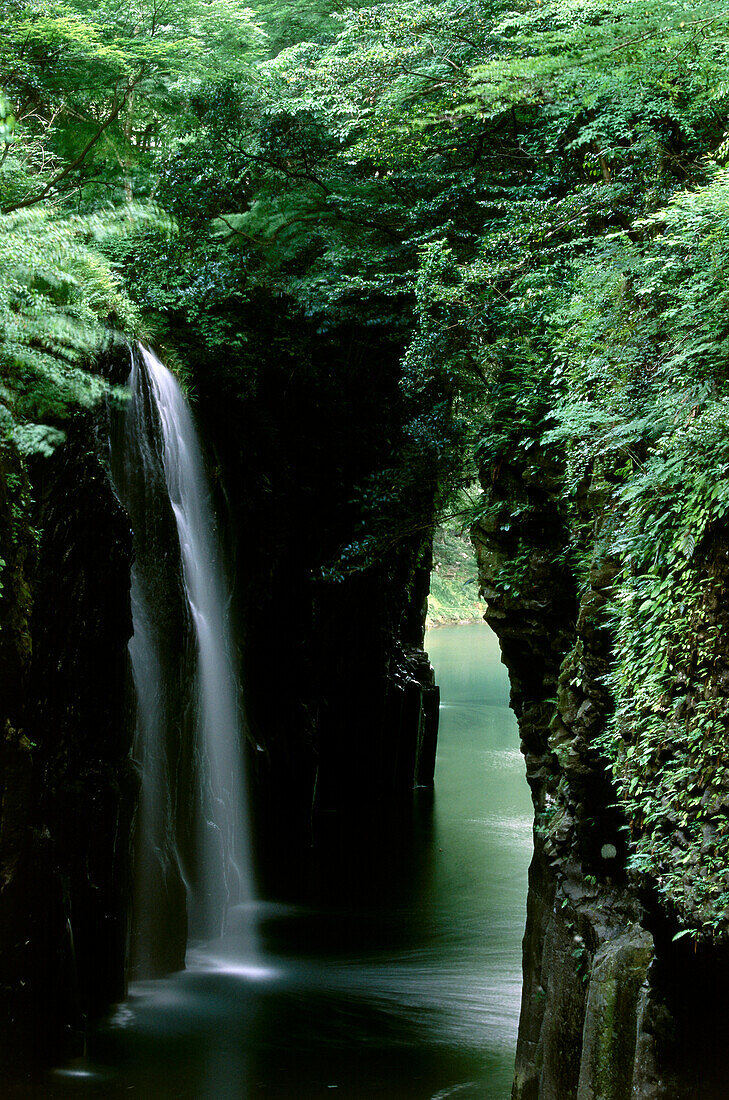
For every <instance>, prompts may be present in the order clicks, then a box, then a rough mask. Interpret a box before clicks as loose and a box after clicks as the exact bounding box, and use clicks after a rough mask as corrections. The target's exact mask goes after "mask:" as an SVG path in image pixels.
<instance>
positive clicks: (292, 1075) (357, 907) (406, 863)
mask: <svg viewBox="0 0 729 1100" xmlns="http://www.w3.org/2000/svg"><path fill="white" fill-rule="evenodd" d="M427 648H428V652H429V653H430V657H431V660H432V662H433V664H434V665H435V668H436V671H437V677H438V682H439V683H440V685H441V693H442V711H441V730H440V740H439V751H438V761H437V767H436V789H435V794H433V793H432V792H428V791H421V792H417V797H416V799H415V803H414V805H413V806H412V807H408V808H407V810H401V811H400V812H399V813H391V814H389V815H387V814H384V813H383V812H382V811H376V812H375V813H373V815H372V817H371V818H370V819H369V820H368V821H364V822H360V823H359V825H358V827H357V830H356V832H355V833H353V832H352V831H347V830H341V831H338V832H335V834H334V836H332V837H330V838H329V843H328V844H327V845H325V847H324V851H323V853H322V855H321V857H320V861H319V865H318V872H317V876H316V877H317V882H316V884H315V887H314V888H313V889H310V890H309V891H308V893H307V896H306V898H301V899H300V901H298V900H297V899H293V901H292V899H291V898H288V899H287V901H286V902H285V903H283V902H281V901H277V900H275V899H274V900H269V901H261V902H257V903H255V904H253V905H252V906H249V907H247V908H246V909H245V910H243V911H241V912H240V913H239V914H237V920H238V922H239V931H236V929H235V927H233V929H232V931H231V933H230V934H229V935H228V936H226V937H225V938H223V939H222V940H218V941H216V942H214V943H208V944H198V945H196V946H195V947H194V948H191V949H190V951H189V953H188V960H187V968H186V970H185V971H184V972H183V973H180V974H176V975H173V976H171V977H169V978H166V979H163V980H158V981H150V982H142V983H137V984H136V985H135V986H134V987H133V988H132V990H131V991H130V996H129V999H128V1000H127V1001H126V1002H125V1003H124V1004H123V1005H121V1006H119V1007H118V1009H117V1010H116V1011H115V1012H114V1014H113V1015H112V1016H111V1017H110V1018H109V1020H107V1021H106V1022H105V1023H104V1025H103V1026H102V1027H100V1028H99V1029H98V1030H97V1031H96V1032H95V1034H94V1035H93V1036H92V1037H91V1040H90V1042H89V1051H88V1056H87V1057H86V1058H85V1059H83V1060H80V1061H78V1062H76V1063H73V1064H71V1065H68V1066H64V1067H61V1068H60V1069H58V1070H56V1071H54V1072H53V1073H52V1074H50V1075H48V1076H46V1077H45V1078H44V1080H43V1081H42V1082H41V1083H38V1082H26V1083H25V1084H24V1085H23V1086H20V1087H19V1089H18V1092H17V1093H16V1094H23V1095H28V1096H31V1095H32V1096H34V1097H40V1096H43V1097H83V1096H95V1097H99V1096H103V1097H134V1096H137V1097H150V1098H158V1097H159V1098H161V1100H167V1098H173V1097H179V1098H183V1100H203V1098H205V1100H207V1098H209V1100H227V1098H233V1097H235V1098H247V1097H261V1098H266V1097H269V1098H272V1100H314V1098H323V1097H330V1098H334V1100H370V1098H372V1097H381V1098H385V1100H445V1098H453V1100H471V1098H476V1097H478V1098H480V1100H484V1098H487V1100H507V1098H508V1096H509V1094H510V1089H511V1080H512V1073H513V1062H514V1050H515V1045H516V1032H517V1023H518V1014H519V999H520V989H521V938H522V935H523V928H524V920H525V905H526V885H527V881H526V880H527V867H528V863H529V859H530V855H531V817H532V814H531V802H530V798H529V793H528V788H527V785H526V781H525V778H524V763H523V759H522V757H521V755H520V754H519V748H518V745H519V741H518V735H517V730H516V722H515V719H514V716H513V715H512V713H511V711H510V710H509V707H508V681H507V677H506V673H505V671H504V669H503V667H502V666H501V664H500V661H499V652H498V646H497V643H496V639H495V637H494V635H493V634H492V633H491V632H490V631H489V629H488V627H486V626H485V625H484V624H474V625H469V626H457V627H442V628H439V629H437V630H433V631H431V632H429V634H428V638H427ZM251 922H254V923H255V924H256V925H257V928H258V942H259V948H258V950H257V952H256V953H254V954H251V950H250V936H249V934H248V932H247V931H246V930H247V929H248V928H249V926H250V923H251Z"/></svg>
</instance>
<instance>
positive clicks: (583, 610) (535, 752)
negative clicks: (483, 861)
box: [473, 458, 729, 1100]
mask: <svg viewBox="0 0 729 1100" xmlns="http://www.w3.org/2000/svg"><path fill="white" fill-rule="evenodd" d="M533 475H534V470H531V471H530V472H529V476H526V477H525V470H524V469H523V467H522V466H520V465H518V464H517V462H516V461H514V462H512V463H509V462H502V463H500V465H499V466H498V467H497V468H495V469H493V470H483V471H482V477H483V483H484V486H485V489H486V495H487V498H488V500H489V501H490V503H491V509H490V513H489V518H488V519H487V520H485V521H483V522H482V523H480V524H478V525H477V526H476V528H475V529H474V531H473V539H474V544H475V547H476V552H477V557H478V562H479V572H480V579H481V585H482V589H483V593H484V596H485V598H486V600H487V601H488V612H487V614H486V619H487V621H488V622H489V623H490V625H491V626H492V627H493V629H494V630H495V632H496V633H497V635H498V636H499V639H500V643H501V648H502V655H503V660H504V662H505V664H506V666H507V668H508V670H509V674H510V678H511V684H512V705H513V707H514V709H515V712H516V714H517V717H518V719H519V727H520V734H521V739H522V751H523V753H524V755H525V759H526V769H527V778H528V781H529V784H530V786H531V790H532V795H533V800H534V807H535V828H534V838H535V852H534V857H533V860H532V865H531V868H530V873H529V894H528V901H527V925H526V932H525V937H524V945H523V972H524V985H523V994H522V1009H521V1019H520V1026H519V1038H518V1046H517V1054H516V1072H515V1082H514V1090H513V1098H514V1100H572V1098H577V1100H598V1098H599V1100H628V1098H637V1097H640V1098H643V1100H649V1098H650V1100H658V1098H661V1100H668V1098H671V1100H683V1098H687V1100H688V1098H693V1097H695V1098H697V1100H698V1098H716V1100H718V1098H719V1097H722V1096H726V1080H727V1075H728V1074H729V1059H728V1058H727V1055H726V1053H725V1051H726V1039H725V1037H726V1035H727V1034H729V1013H728V1012H727V1009H726V1007H725V1003H724V1001H725V998H724V996H723V988H724V985H723V983H724V981H725V975H726V965H727V958H726V952H724V951H723V950H722V949H721V948H719V947H714V948H707V947H703V948H700V949H699V950H698V952H694V950H693V948H692V946H691V943H690V941H688V940H686V939H682V940H679V941H674V940H673V933H674V932H675V927H674V926H672V925H671V922H670V919H668V917H667V915H666V914H665V913H663V912H662V910H661V908H660V907H659V905H658V904H657V900H656V898H655V896H653V895H652V893H651V891H650V889H648V887H647V884H645V883H643V882H641V881H640V880H639V879H638V878H636V877H635V876H634V875H632V874H629V873H628V872H627V871H626V870H625V854H626V851H625V849H626V836H627V835H628V833H627V829H626V823H625V821H623V820H622V818H621V816H620V812H619V810H618V809H617V808H616V806H615V798H614V795H613V793H612V789H611V784H610V780H609V778H608V776H607V774H606V767H605V764H604V761H603V760H602V759H601V757H600V755H599V753H598V752H597V751H596V749H595V747H594V742H595V738H596V737H597V736H598V735H599V733H600V732H601V730H602V728H603V726H604V722H605V719H606V717H607V715H608V713H609V708H610V698H609V695H608V693H607V691H606V689H605V686H604V682H603V679H602V678H603V677H604V674H605V673H606V671H607V669H608V665H609V660H610V636H609V631H608V630H607V628H606V626H605V623H604V621H603V615H602V609H603V607H604V605H605V602H606V598H607V596H608V594H609V590H610V584H611V581H612V578H613V576H614V574H615V565H614V563H613V562H611V561H606V560H600V561H593V563H592V566H591V571H590V584H589V587H588V588H587V590H586V591H583V592H582V593H581V594H580V595H579V597H578V595H577V593H576V589H575V582H574V580H573V578H572V576H571V574H570V572H569V570H568V569H567V567H566V566H565V565H564V561H565V554H564V550H565V547H566V543H567V534H566V531H567V525H566V523H565V522H564V521H563V517H562V515H561V502H560V495H559V471H558V470H557V469H556V468H555V467H554V466H553V465H552V464H551V463H550V461H549V460H548V459H546V458H544V460H543V464H542V467H541V469H540V470H538V471H537V476H533ZM515 501H518V502H519V505H520V513H521V516H522V518H521V520H520V521H518V522H516V523H515V522H514V519H513V515H514V511H515V509H514V507H513V505H514V502H515ZM517 548H518V549H519V552H520V558H521V560H522V562H524V563H525V564H524V568H523V572H522V576H521V578H520V581H519V584H518V585H515V586H510V588H509V590H508V591H505V589H504V586H503V584H501V583H500V576H501V568H502V566H503V565H504V563H505V562H507V561H509V560H510V559H513V558H514V556H515V553H516V550H517ZM525 550H526V554H525Z"/></svg>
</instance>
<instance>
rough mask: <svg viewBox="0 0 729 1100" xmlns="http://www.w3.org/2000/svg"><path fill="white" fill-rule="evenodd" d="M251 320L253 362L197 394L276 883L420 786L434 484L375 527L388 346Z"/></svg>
mask: <svg viewBox="0 0 729 1100" xmlns="http://www.w3.org/2000/svg"><path fill="white" fill-rule="evenodd" d="M258 321H259V325H260V328H259V329H258V330H256V331H255V332H254V333H253V336H252V339H253V340H257V341H258V343H256V344H255V345H253V348H254V351H252V352H251V361H250V362H246V361H243V362H241V363H240V364H239V365H238V366H237V367H235V368H234V367H233V366H232V365H230V367H229V369H227V370H223V369H222V368H220V367H219V366H217V365H216V364H203V365H200V366H198V367H196V374H195V387H196V391H197V393H198V397H199V402H198V406H197V411H198V414H199V416H200V418H201V422H202V425H203V435H204V437H205V439H206V440H207V441H208V443H209V445H210V447H211V450H212V452H213V454H214V455H215V459H216V461H217V465H218V474H219V477H218V482H217V484H218V488H219V492H220V498H219V509H218V511H219V514H220V515H221V516H222V517H223V527H224V533H227V535H228V542H229V545H230V547H231V562H230V574H231V577H232V579H233V585H234V593H235V604H236V611H237V616H238V621H239V626H240V631H239V632H240V637H241V652H242V660H241V667H242V670H243V676H244V696H245V706H246V717H247V723H248V732H249V740H250V743H251V749H252V760H251V765H250V767H249V775H250V776H251V782H252V786H253V788H254V790H253V796H254V802H255V815H256V818H257V830H256V831H257V835H258V843H259V845H260V846H261V871H262V873H263V876H264V886H266V885H267V884H268V880H269V878H270V879H271V886H272V887H273V888H275V887H276V885H277V883H276V874H277V872H276V868H277V867H284V868H285V869H286V873H287V874H289V875H290V874H291V868H292V866H296V865H299V864H300V865H301V867H302V868H303V871H302V873H303V874H306V865H307V858H306V857H307V853H308V852H309V850H310V848H311V844H312V841H313V840H314V839H315V838H316V836H317V834H318V832H319V830H320V829H324V830H327V829H328V828H329V825H330V823H331V822H332V821H333V820H334V819H336V818H340V819H343V818H350V819H351V818H356V817H357V816H358V815H361V814H362V813H365V814H366V813H367V811H368V807H372V806H375V805H377V804H378V803H386V802H388V801H393V800H397V799H401V798H403V797H407V796H408V794H409V792H410V791H412V789H413V787H414V786H417V785H424V786H427V785H430V784H432V779H433V767H434V759H435V742H436V736H437V721H438V693H437V688H436V687H435V685H434V680H433V672H432V670H431V668H430V665H429V662H428V661H427V658H426V657H425V655H424V653H423V650H422V644H423V634H424V625H425V611H426V601H427V593H428V587H429V573H430V536H431V530H430V529H429V527H428V525H427V518H426V522H425V524H423V520H422V517H423V516H426V517H427V516H428V514H429V511H428V510H429V509H430V514H432V486H431V487H430V488H429V487H428V486H425V487H424V488H421V489H420V490H417V491H416V492H415V493H413V494H412V497H408V498H407V499H406V502H405V513H404V514H403V515H402V517H401V519H400V529H393V527H392V526H390V525H389V524H388V526H387V529H386V530H385V531H382V530H381V528H382V526H383V522H384V521H383V519H382V515H383V511H384V509H385V508H387V507H388V505H389V500H388V499H385V500H384V502H383V504H382V505H380V503H379V501H378V500H377V497H376V495H375V494H376V493H377V492H379V491H382V493H383V496H384V497H385V498H387V497H388V494H391V493H392V492H393V485H392V480H389V481H388V482H387V484H386V486H385V487H384V489H383V490H377V489H374V490H373V489H372V485H373V479H377V478H382V476H383V474H382V471H383V469H386V468H387V467H388V465H389V464H390V463H391V462H392V461H393V455H395V456H396V455H397V440H398V434H399V432H400V431H401V427H402V417H403V412H402V409H401V408H400V402H401V396H400V394H399V390H398V370H399V368H398V361H399V351H398V349H397V348H389V349H388V348H385V349H383V348H378V347H370V346H369V345H368V344H367V341H366V339H365V337H366V334H364V335H363V334H362V333H349V334H346V339H345V337H344V336H342V335H341V334H340V335H339V336H337V337H336V338H334V339H325V338H323V337H319V336H317V334H316V333H315V332H314V331H313V330H311V331H309V332H304V333H303V334H301V333H299V329H300V328H301V325H300V323H299V322H297V324H296V325H291V323H290V322H286V319H285V317H283V318H282V317H276V315H275V314H272V315H271V317H270V318H268V319H267V315H266V314H265V311H262V313H261V317H260V318H259V319H258ZM266 324H269V325H270V326H271V331H270V335H269V336H268V337H267V330H265V326H266ZM287 324H289V326H290V327H289V328H287V327H286V325H287ZM282 334H283V335H282ZM271 347H272V348H273V354H272V353H271ZM254 352H255V354H254ZM429 494H430V495H429ZM377 524H379V525H380V528H379V529H378V538H377V542H376V546H375V548H374V550H373V551H372V552H371V553H369V558H368V560H367V561H366V562H364V563H363V561H362V560H361V559H362V556H364V557H367V556H368V552H367V551H365V553H364V555H360V554H359V548H360V547H361V546H362V545H364V544H365V543H367V540H368V538H369V537H370V536H371V535H372V533H373V530H375V525H377ZM363 564H364V568H363V567H362V566H363ZM294 853H296V854H294Z"/></svg>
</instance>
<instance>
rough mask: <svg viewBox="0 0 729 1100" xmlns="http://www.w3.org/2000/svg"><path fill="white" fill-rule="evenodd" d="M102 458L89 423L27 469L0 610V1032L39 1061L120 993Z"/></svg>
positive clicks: (100, 432)
mask: <svg viewBox="0 0 729 1100" xmlns="http://www.w3.org/2000/svg"><path fill="white" fill-rule="evenodd" d="M105 450H106V425H105V422H104V420H103V417H92V416H90V415H89V416H86V417H80V418H79V420H78V421H77V422H76V423H75V424H74V425H73V426H72V427H71V428H70V430H69V432H68V439H67V442H66V443H65V444H64V445H63V446H61V447H60V448H59V449H58V450H57V451H56V452H55V454H54V455H53V456H52V457H50V458H40V457H39V458H36V459H35V460H34V461H33V462H32V463H30V466H29V474H30V484H29V486H28V490H29V494H30V497H31V499H32V504H30V503H28V504H27V507H26V508H25V509H24V519H23V523H24V526H25V530H26V538H25V543H24V542H23V540H22V539H21V540H20V543H19V546H20V549H19V550H18V554H17V556H16V561H15V573H14V576H15V585H14V588H13V589H10V590H6V592H5V593H4V606H3V607H2V609H1V611H2V626H3V630H2V632H1V633H2V636H3V637H4V638H6V639H9V641H6V643H5V644H6V646H8V645H9V646H10V648H11V649H12V650H13V652H11V653H10V654H9V655H8V654H7V652H3V654H2V658H3V660H2V666H3V676H4V677H5V678H6V680H7V682H8V683H9V684H10V685H11V688H10V691H9V693H8V694H3V718H4V721H5V737H4V740H3V746H2V755H3V771H2V779H1V782H2V792H3V797H2V822H1V825H0V863H1V864H2V887H1V889H0V927H1V930H2V935H1V936H0V941H1V943H2V947H1V948H0V952H1V955H0V967H1V968H2V980H3V985H4V986H5V996H4V997H3V998H2V1009H3V1013H4V1016H5V1020H4V1022H5V1025H6V1026H5V1029H4V1038H5V1039H6V1040H7V1041H9V1042H10V1043H11V1044H12V1043H15V1042H16V1041H19V1040H20V1039H21V1038H22V1037H25V1038H28V1037H29V1042H30V1043H31V1044H33V1043H35V1044H37V1048H38V1050H39V1052H40V1053H42V1055H44V1056H48V1055H51V1056H58V1055H59V1054H65V1053H68V1052H69V1051H73V1050H74V1049H75V1048H78V1047H79V1045H80V1043H81V1042H82V1031H83V1027H84V1023H85V1019H86V1018H87V1017H88V1016H93V1015H94V1014H96V1013H98V1012H99V1011H100V1010H101V1009H103V1008H105V1007H106V1006H107V1005H108V1004H109V1003H110V1001H112V1000H115V999H118V998H120V997H121V996H123V993H124V989H125V985H124V981H125V979H124V961H125V952H126V921H125V910H126V896H127V893H128V877H129V834H130V829H131V820H132V814H133V809H134V804H135V797H136V793H135V792H136V778H135V774H134V771H133V767H132V764H131V762H130V759H129V753H130V747H131V743H130V731H131V722H130V719H129V712H128V686H129V685H128V668H127V650H126V646H127V641H128V638H129V636H130V634H131V613H130V607H129V570H130V565H131V560H132V550H131V534H130V531H129V525H128V522H127V518H126V516H125V514H124V512H123V510H122V509H121V506H120V505H119V503H118V501H117V499H116V496H115V495H114V492H113V490H112V487H111V483H110V480H109V477H108V473H107V469H106V464H105ZM11 474H12V471H11ZM23 476H25V475H23ZM4 480H5V483H6V484H7V474H6V477H5V479H4ZM11 481H12V477H11ZM18 515H20V513H18ZM34 532H35V534H34ZM31 547H32V549H31ZM20 557H22V558H23V566H22V579H21V578H20V569H21V566H20V563H19V558H20ZM13 638H15V642H13Z"/></svg>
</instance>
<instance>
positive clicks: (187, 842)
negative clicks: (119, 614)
mask: <svg viewBox="0 0 729 1100" xmlns="http://www.w3.org/2000/svg"><path fill="white" fill-rule="evenodd" d="M129 385H130V389H131V394H132V399H131V403H130V406H129V409H128V411H127V414H126V418H125V426H124V439H123V443H122V444H121V447H120V450H121V455H122V457H121V460H120V459H119V457H118V456H117V458H116V461H114V467H115V479H116V482H117V485H118V487H119V491H120V495H121V497H122V500H123V502H124V504H125V506H126V507H127V509H128V511H129V514H130V517H131V521H132V526H133V529H134V538H135V554H136V561H135V564H134V567H133V570H132V617H133V627H134V634H133V637H132V639H131V642H130V645H129V651H130V656H131V662H132V670H133V675H134V682H135V686H136V694H137V735H136V741H135V756H136V758H137V759H138V761H139V763H140V768H141V791H140V805H139V811H138V815H137V826H136V831H137V837H136V849H137V875H136V886H135V898H134V906H133V908H134V915H133V925H134V930H133V936H132V944H133V956H135V962H134V970H135V972H136V974H137V975H139V976H145V975H149V974H153V973H160V972H163V971H164V970H165V969H169V968H170V967H171V965H174V963H173V960H171V959H170V951H169V950H167V949H166V947H165V943H164V938H165V936H168V937H169V938H171V939H172V940H174V939H175V938H177V940H178V941H179V939H180V935H182V938H183V939H184V934H185V931H184V917H185V910H186V916H187V921H188V932H189V935H191V936H192V937H194V938H198V939H210V938H212V937H215V936H219V935H221V934H222V933H223V931H224V924H225V915H226V912H227V911H228V910H229V909H230V908H231V907H232V906H233V905H240V904H241V903H246V902H249V901H251V900H252V898H253V889H252V872H251V867H250V856H249V847H250V846H249V838H248V823H247V809H246V800H245V794H244V791H245V786H244V776H243V745H242V729H241V718H240V708H239V700H238V688H237V680H236V675H235V661H234V656H233V642H232V634H231V626H230V607H229V602H230V601H229V593H228V589H227V585H226V582H225V578H224V572H223V568H222V562H221V551H220V542H219V538H218V533H217V528H216V523H215V517H214V513H213V508H212V503H211V499H210V491H209V486H208V481H207V476H206V472H205V464H204V460H203V455H202V450H201V446H200V442H199V438H198V435H197V431H196V428H195V423H194V420H193V418H192V414H191V412H190V409H189V407H188V405H187V402H186V400H185V397H184V395H183V393H182V390H181V389H180V386H179V385H178V383H177V381H176V380H175V378H174V375H173V374H172V373H171V372H170V371H169V370H168V369H167V368H166V367H165V366H164V365H163V364H162V363H161V362H160V360H159V359H158V358H157V356H156V355H154V354H153V353H152V352H151V351H148V350H147V349H146V348H144V347H141V346H140V347H139V349H138V351H137V352H136V353H135V354H133V356H132V371H131V376H130V380H129ZM171 516H173V517H174V523H173V522H172V521H171ZM175 536H176V537H175ZM183 883H184V888H183ZM180 907H182V914H181V913H180ZM181 921H182V933H180V926H181ZM250 950H251V951H252V950H253V945H252V944H251V945H250ZM172 954H174V951H173V952H172Z"/></svg>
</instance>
